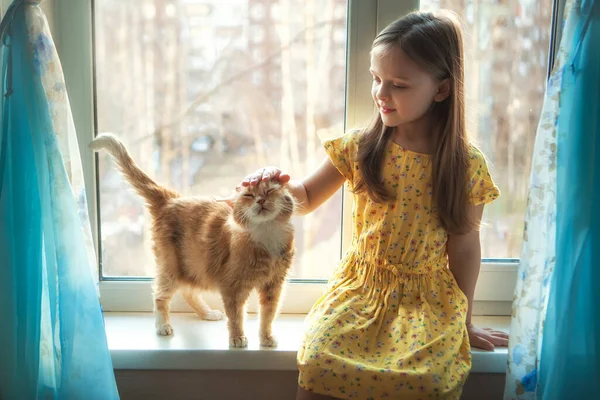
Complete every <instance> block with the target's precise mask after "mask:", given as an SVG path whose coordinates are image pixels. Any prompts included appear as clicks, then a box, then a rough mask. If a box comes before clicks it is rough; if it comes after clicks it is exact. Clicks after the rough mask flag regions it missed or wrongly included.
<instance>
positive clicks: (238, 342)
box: [229, 336, 248, 348]
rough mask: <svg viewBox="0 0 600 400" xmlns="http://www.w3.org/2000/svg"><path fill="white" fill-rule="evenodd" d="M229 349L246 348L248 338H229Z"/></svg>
mask: <svg viewBox="0 0 600 400" xmlns="http://www.w3.org/2000/svg"><path fill="white" fill-rule="evenodd" d="M229 346H230V347H238V348H242V347H246V346H248V338H247V337H246V336H234V337H231V338H229Z"/></svg>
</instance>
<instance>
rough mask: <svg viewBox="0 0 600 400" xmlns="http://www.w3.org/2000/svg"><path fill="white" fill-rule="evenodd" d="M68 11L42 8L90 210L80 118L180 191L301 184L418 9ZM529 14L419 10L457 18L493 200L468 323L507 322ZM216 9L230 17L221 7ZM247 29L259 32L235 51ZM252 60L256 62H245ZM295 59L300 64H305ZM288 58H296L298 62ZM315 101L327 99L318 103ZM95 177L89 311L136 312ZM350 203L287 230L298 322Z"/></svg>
mask: <svg viewBox="0 0 600 400" xmlns="http://www.w3.org/2000/svg"><path fill="white" fill-rule="evenodd" d="M76 3H77V4H74V5H70V6H69V8H68V9H67V7H66V6H63V5H62V4H61V2H58V3H57V7H56V14H55V18H56V22H57V27H58V30H59V32H58V35H57V45H58V50H59V52H60V53H61V58H62V61H63V68H64V71H65V75H66V78H67V84H68V85H69V81H71V82H77V85H73V84H71V85H69V94H70V97H71V99H72V101H71V105H72V107H73V113H74V118H75V123H76V126H77V129H78V134H79V135H80V147H81V149H82V158H83V160H82V161H83V166H84V171H85V174H86V185H87V190H88V193H89V195H88V198H89V201H90V204H91V206H90V210H91V211H92V212H94V211H95V208H94V196H92V195H91V194H92V193H94V177H95V175H94V157H93V155H92V154H91V153H90V152H89V151H88V150H87V147H86V146H87V143H89V141H90V140H91V138H92V137H93V131H94V128H93V126H94V121H95V123H96V129H97V131H98V132H105V131H111V132H114V133H116V134H118V135H120V136H122V137H123V138H124V139H125V140H126V142H127V143H128V144H129V148H130V150H131V152H132V154H133V157H134V158H135V160H136V161H137V162H138V163H139V164H140V165H141V166H142V167H143V168H144V169H145V170H146V171H147V172H148V173H149V174H150V175H151V176H153V177H154V178H156V179H157V180H158V181H160V182H162V183H165V184H167V185H169V186H171V187H173V188H175V189H177V190H179V191H181V192H182V193H184V194H191V193H194V194H205V195H226V194H227V193H229V191H230V190H231V188H233V187H234V186H235V185H236V184H237V183H238V181H239V179H240V178H241V177H242V175H244V174H245V173H246V172H248V171H252V170H254V168H256V167H259V166H263V165H267V164H279V165H281V166H282V167H284V168H285V169H287V170H288V171H291V172H292V173H293V174H294V175H295V176H303V175H304V174H305V173H307V172H308V171H310V170H312V168H313V167H314V165H315V163H318V162H320V161H321V160H322V158H323V157H324V153H323V151H322V150H321V148H320V145H319V143H320V141H321V140H322V139H324V138H325V137H331V136H336V135H339V134H341V133H342V132H343V130H344V126H348V127H354V126H361V125H362V124H363V123H364V121H366V120H368V118H370V116H371V114H372V101H371V100H370V86H371V82H370V78H369V74H368V73H367V72H366V71H368V67H369V60H368V57H365V55H366V54H367V53H368V51H369V48H370V45H371V42H372V40H373V39H374V37H375V34H376V32H378V31H379V30H381V29H382V28H383V27H384V26H385V25H386V24H387V23H389V22H391V21H392V20H393V19H395V18H396V17H397V16H400V15H403V14H405V13H407V12H409V11H410V10H412V9H414V8H415V6H416V5H418V4H419V2H418V1H415V0H401V1H400V0H373V1H368V2H366V1H359V0H348V2H346V1H345V0H333V2H332V0H329V1H325V0H322V1H320V0H317V1H316V2H315V10H317V11H315V12H314V16H313V15H312V14H310V13H309V15H311V18H309V19H307V18H305V17H304V11H305V9H304V7H306V2H301V1H296V0H293V1H292V0H289V1H277V0H272V1H268V0H260V1H259V0H228V1H227V2H225V3H227V5H223V4H222V3H224V2H220V1H216V0H215V1H207V0H202V1H200V0H179V1H170V2H168V1H159V0H138V1H135V2H134V1H121V0H96V1H94V2H92V1H91V0H84V1H81V2H76ZM92 3H93V4H94V6H95V9H94V10H93V22H94V38H95V41H94V43H93V49H94V56H95V57H94V61H95V65H92V56H91V54H92V28H91V27H92V20H91V19H90V14H91V13H90V11H91V10H92ZM134 3H135V4H134ZM538 3H539V2H533V1H528V0H517V1H515V2H508V1H504V0H500V1H495V2H491V3H490V2H487V1H483V0H468V1H466V2H464V1H462V2H458V1H456V0H422V1H421V2H420V7H421V9H423V10H436V9H439V8H449V9H452V10H454V11H456V12H457V13H458V14H459V15H460V16H461V18H462V19H463V24H464V27H465V52H466V68H467V70H466V86H467V95H468V106H469V110H468V112H469V114H468V117H469V128H470V131H471V133H472V136H473V137H474V138H475V139H476V141H477V143H478V145H479V147H480V148H481V149H482V150H483V151H484V153H485V154H486V155H487V157H488V159H489V163H490V169H491V171H492V173H493V175H494V178H495V180H496V182H497V183H498V185H499V186H500V189H501V190H502V192H503V196H502V198H501V200H498V201H496V202H495V203H493V204H492V205H490V206H488V207H487V208H486V215H485V223H486V224H485V226H484V230H483V233H482V239H483V240H482V247H483V256H484V257H485V258H486V260H484V264H483V268H482V273H481V274H480V279H479V283H478V288H477V291H476V295H475V300H476V305H475V309H474V312H475V313H485V314H507V313H509V312H510V301H511V300H512V296H513V288H514V281H515V274H516V273H515V271H516V268H515V265H516V264H515V262H518V257H519V251H520V246H521V236H522V228H523V219H524V211H525V207H526V198H527V189H528V178H529V168H530V162H531V160H530V155H531V152H532V148H533V141H534V137H535V132H536V128H537V121H538V117H539V112H540V108H541V104H542V100H543V95H544V87H545V80H546V71H547V60H548V49H549V41H550V32H551V29H550V26H551V7H549V5H548V4H538ZM167 4H171V6H172V7H175V9H170V10H169V17H167V15H166V12H167V10H166V9H161V7H162V8H165V7H166V5H167ZM255 4H256V5H257V6H256V7H258V8H257V9H256V10H259V8H260V7H262V8H263V11H254V12H255V13H258V14H262V13H263V12H264V13H265V14H264V15H266V16H270V18H262V19H260V20H257V19H253V18H249V16H252V15H253V14H252V13H253V5H255ZM229 5H231V6H232V7H233V8H232V9H234V10H235V12H233V13H229V12H228V11H227V7H228V6H229ZM299 8H301V9H302V12H301V13H300V12H299V11H298V10H299ZM140 10H142V12H140ZM298 14H302V15H303V18H298ZM293 15H296V17H292V16H293ZM74 16H78V17H79V18H74ZM311 19H312V21H311ZM158 27H160V29H158ZM254 28H258V29H261V30H262V31H263V32H264V35H263V36H262V40H261V41H260V42H254V41H253V42H252V43H250V40H249V37H250V36H251V35H250V32H252V30H253V29H254ZM309 29H312V30H311V31H310V34H308V35H307V31H308V30H309ZM73 32H75V33H78V34H75V35H74V34H73ZM200 33H201V34H200ZM307 40H308V42H307ZM288 44H289V50H286V49H288V47H287V45H288ZM299 53H302V54H299ZM82 54H83V56H82ZM254 54H261V55H262V57H261V58H260V60H256V59H253V55H254ZM309 54H312V55H313V57H312V60H313V61H312V62H311V61H308V60H310V59H311V58H310V57H304V56H305V55H309ZM199 55H202V60H203V61H200V60H199V59H198V56H199ZM327 55H330V57H326V56H327ZM88 56H89V57H88ZM297 59H303V60H306V61H307V63H305V64H303V65H301V66H299V65H297V64H296V63H295V62H294V60H297ZM92 70H95V75H93V74H92V72H91V71H92ZM324 70H326V71H327V73H325V74H320V75H319V76H320V78H317V79H323V78H322V77H327V79H328V81H327V82H322V81H319V80H314V79H309V78H310V77H311V76H312V75H311V74H313V73H314V71H324ZM115 71H118V73H115ZM88 72H89V75H86V74H88ZM261 75H262V77H260V76H261ZM259 77H260V78H259ZM332 78H333V81H331V79H332ZM93 79H95V85H92V82H93ZM309 83H312V84H313V86H310V85H309ZM94 88H95V93H94V91H93V89H94ZM216 89H218V90H216ZM315 91H317V92H316V94H315ZM323 91H326V93H324V92H323ZM206 93H211V95H210V96H203V94H206ZM94 94H95V96H94ZM286 94H288V96H284V95H286ZM290 94H291V95H290ZM315 97H316V98H317V99H318V100H314V99H315ZM92 98H93V99H94V101H93V102H92V101H90V100H89V99H92ZM284 99H286V101H285V102H284V101H282V100H284ZM290 99H291V100H290ZM322 99H330V101H327V107H325V106H324V104H323V101H322ZM195 100H198V101H195ZM315 104H316V105H317V106H316V107H314V105H315ZM232 105H233V106H234V107H233V109H232V108H231V106H232ZM257 105H260V108H259V107H257ZM310 107H314V108H313V111H314V113H315V117H316V118H315V121H317V120H318V121H319V122H318V126H317V127H316V129H315V131H316V132H313V135H312V136H309V135H308V133H309V132H307V124H306V115H307V109H309V108H310ZM284 127H285V130H284ZM284 132H285V134H284ZM304 138H306V140H304ZM308 138H311V139H310V140H308ZM310 149H313V150H314V151H313V152H311V151H309V150H310ZM97 178H98V189H99V190H98V193H97V194H98V196H99V208H98V217H99V218H98V226H96V229H95V233H97V234H100V235H101V238H100V240H99V242H100V244H101V250H102V252H101V259H102V277H101V278H102V282H101V287H100V289H101V293H102V303H103V306H104V309H105V310H124V311H150V310H151V309H152V303H151V297H150V282H149V278H150V277H151V276H152V274H153V270H154V267H153V260H152V255H151V251H150V238H149V236H148V234H147V224H148V218H147V215H145V211H144V208H143V205H142V202H141V200H139V199H138V198H137V197H136V196H135V195H133V194H132V193H131V191H130V189H129V187H128V185H127V184H125V183H124V182H123V181H122V179H121V176H120V175H119V174H118V173H116V171H115V168H114V165H113V164H112V162H110V161H108V159H107V158H106V157H105V156H100V157H99V159H98V170H97ZM350 206H351V197H350V196H342V194H341V193H338V194H337V195H336V196H334V198H333V199H331V200H330V201H329V202H328V203H327V205H326V206H324V207H323V208H322V210H319V211H318V212H317V213H316V214H315V215H314V216H310V217H303V218H299V219H298V220H297V221H296V222H295V223H296V224H297V225H296V226H297V229H298V231H297V232H298V239H297V244H298V253H299V255H298V259H297V261H296V265H295V266H294V269H293V271H292V282H291V283H290V284H289V285H288V289H287V296H286V298H285V300H284V304H283V309H282V311H283V312H306V311H307V310H308V308H309V307H310V306H311V305H312V304H313V303H314V301H315V300H316V298H317V296H318V295H319V294H320V293H322V290H323V287H324V285H323V283H324V279H325V278H327V276H328V275H329V274H330V272H331V269H333V268H334V267H335V266H336V264H337V262H338V260H339V258H340V253H341V250H342V248H343V247H344V246H347V245H348V244H349V237H350V230H351V224H350V217H349V214H350V212H349V210H350ZM340 219H341V220H342V221H343V222H342V224H341V227H340ZM315 233H317V234H318V236H315ZM340 243H341V245H340ZM507 262H512V263H513V264H510V263H508V264H507ZM207 300H208V301H209V302H213V301H216V300H214V299H212V298H208V299H207ZM179 308H183V309H185V307H184V306H182V304H181V302H178V301H177V300H175V302H174V304H173V309H174V310H177V309H179ZM251 309H252V305H251Z"/></svg>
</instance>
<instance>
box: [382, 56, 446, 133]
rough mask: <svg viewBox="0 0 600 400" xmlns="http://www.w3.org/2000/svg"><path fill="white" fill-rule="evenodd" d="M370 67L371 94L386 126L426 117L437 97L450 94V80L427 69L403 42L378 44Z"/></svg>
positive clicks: (442, 98) (437, 99)
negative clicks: (402, 44)
mask: <svg viewBox="0 0 600 400" xmlns="http://www.w3.org/2000/svg"><path fill="white" fill-rule="evenodd" d="M370 71H371V74H372V75H373V85H372V87H371V94H372V95H373V100H374V101H375V104H376V105H377V109H378V110H379V114H380V115H381V119H382V120H383V123H384V125H386V126H390V127H397V126H400V125H404V124H409V123H412V122H415V121H418V120H420V119H422V118H424V117H426V114H427V112H428V111H429V110H430V108H431V105H432V104H433V102H434V101H438V102H439V101H443V100H444V99H445V98H446V97H448V91H449V84H448V81H447V80H444V81H439V80H438V79H436V78H435V77H434V76H433V75H432V74H430V73H429V72H427V71H425V70H423V69H422V68H421V67H420V66H419V65H417V63H415V62H414V61H413V60H412V59H411V58H409V57H408V56H407V55H406V54H404V52H403V51H402V49H401V48H400V46H386V47H382V46H379V47H375V48H374V49H373V50H372V51H371V68H370Z"/></svg>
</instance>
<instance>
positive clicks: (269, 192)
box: [267, 189, 275, 195]
mask: <svg viewBox="0 0 600 400" xmlns="http://www.w3.org/2000/svg"><path fill="white" fill-rule="evenodd" d="M274 191H275V189H269V190H267V195H269V194H271V193H273V192H274Z"/></svg>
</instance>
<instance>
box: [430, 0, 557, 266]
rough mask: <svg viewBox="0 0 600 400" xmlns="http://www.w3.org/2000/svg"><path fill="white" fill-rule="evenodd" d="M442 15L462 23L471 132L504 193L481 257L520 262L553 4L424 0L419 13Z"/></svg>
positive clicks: (487, 226)
mask: <svg viewBox="0 0 600 400" xmlns="http://www.w3.org/2000/svg"><path fill="white" fill-rule="evenodd" d="M438 9H450V10H453V11H455V12H456V13H458V15H459V16H460V17H461V19H462V22H463V26H464V28H465V38H464V40H465V58H466V60H465V67H466V71H465V84H466V91H467V105H468V111H467V116H468V120H469V130H470V133H471V137H472V138H474V139H475V142H476V144H477V145H478V146H479V147H480V148H481V150H482V151H483V152H484V154H485V155H486V156H487V158H488V162H489V166H490V171H491V173H492V175H493V177H494V180H495V181H496V184H497V185H498V186H499V187H500V190H501V192H502V196H501V197H500V198H499V199H498V200H496V201H495V202H493V203H492V204H490V205H488V206H487V207H486V212H485V217H484V226H483V227H482V231H481V234H482V235H481V237H482V241H481V245H482V256H483V257H484V258H518V257H519V256H520V251H521V242H522V238H523V221H524V218H525V209H526V205H527V195H528V191H529V171H530V168H531V155H532V152H533V144H534V141H535V134H536V129H537V123H538V120H539V116H540V111H541V108H542V102H543V99H544V90H545V84H546V77H547V70H548V51H549V46H550V26H551V18H552V5H551V1H536V0H495V1H491V0H466V1H465V0H421V10H425V11H435V10H438Z"/></svg>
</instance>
